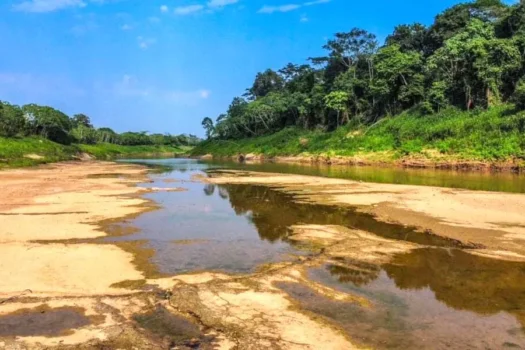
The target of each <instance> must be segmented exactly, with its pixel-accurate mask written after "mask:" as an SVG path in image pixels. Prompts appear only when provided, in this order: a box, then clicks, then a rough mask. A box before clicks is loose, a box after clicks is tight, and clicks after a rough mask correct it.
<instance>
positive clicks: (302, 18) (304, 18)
mask: <svg viewBox="0 0 525 350" xmlns="http://www.w3.org/2000/svg"><path fill="white" fill-rule="evenodd" d="M309 20H310V19H309V18H308V16H307V15H302V16H301V19H299V21H301V22H302V23H306V22H308V21H309Z"/></svg>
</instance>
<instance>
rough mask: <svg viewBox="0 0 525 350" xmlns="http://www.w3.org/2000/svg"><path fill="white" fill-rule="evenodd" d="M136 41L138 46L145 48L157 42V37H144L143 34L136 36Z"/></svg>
mask: <svg viewBox="0 0 525 350" xmlns="http://www.w3.org/2000/svg"><path fill="white" fill-rule="evenodd" d="M137 41H138V43H139V47H140V48H141V49H142V50H146V49H147V48H149V47H150V46H151V45H153V44H155V43H156V42H157V39H155V38H145V37H143V36H138V37H137Z"/></svg>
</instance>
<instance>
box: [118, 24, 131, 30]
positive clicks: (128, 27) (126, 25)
mask: <svg viewBox="0 0 525 350" xmlns="http://www.w3.org/2000/svg"><path fill="white" fill-rule="evenodd" d="M120 29H122V30H132V29H133V26H132V25H130V24H123V25H121V26H120Z"/></svg>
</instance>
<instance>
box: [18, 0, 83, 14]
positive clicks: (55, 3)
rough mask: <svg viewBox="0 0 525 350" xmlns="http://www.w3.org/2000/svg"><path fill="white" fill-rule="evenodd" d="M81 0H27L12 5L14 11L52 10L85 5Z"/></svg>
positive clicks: (40, 11) (39, 11)
mask: <svg viewBox="0 0 525 350" xmlns="http://www.w3.org/2000/svg"><path fill="white" fill-rule="evenodd" d="M86 5H87V4H86V2H84V1H83V0H27V1H24V2H21V3H19V4H16V5H14V6H13V9H14V10H15V11H21V12H38V13H43V12H53V11H58V10H63V9H66V8H71V7H85V6H86Z"/></svg>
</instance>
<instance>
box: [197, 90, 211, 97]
mask: <svg viewBox="0 0 525 350" xmlns="http://www.w3.org/2000/svg"><path fill="white" fill-rule="evenodd" d="M210 94H211V91H210V90H200V91H199V95H200V97H201V98H204V99H207V98H208V97H210Z"/></svg>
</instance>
